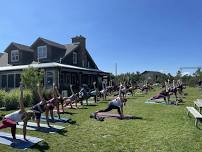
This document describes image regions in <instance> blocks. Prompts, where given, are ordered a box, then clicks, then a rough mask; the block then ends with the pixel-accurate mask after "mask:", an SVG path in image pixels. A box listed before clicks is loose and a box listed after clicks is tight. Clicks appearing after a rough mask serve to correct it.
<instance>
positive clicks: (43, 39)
mask: <svg viewBox="0 0 202 152" xmlns="http://www.w3.org/2000/svg"><path fill="white" fill-rule="evenodd" d="M38 41H43V42H44V43H46V44H48V45H50V46H54V47H57V48H61V49H66V48H65V46H64V45H62V44H59V43H56V42H54V41H51V40H47V39H45V38H42V37H39V38H38V39H37V40H36V41H35V42H34V43H33V44H32V45H31V47H33V46H34V45H35V44H36V43H37V42H38Z"/></svg>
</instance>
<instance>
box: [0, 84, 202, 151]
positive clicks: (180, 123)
mask: <svg viewBox="0 0 202 152" xmlns="http://www.w3.org/2000/svg"><path fill="white" fill-rule="evenodd" d="M156 92H157V91H156ZM156 92H155V91H153V92H150V93H149V94H148V95H145V96H136V97H129V100H128V103H127V105H126V107H125V113H126V114H131V115H135V116H138V117H142V118H143V119H136V120H116V119H105V121H104V122H100V121H96V120H94V119H90V118H89V114H90V113H91V112H94V111H95V110H97V109H100V108H103V107H105V106H106V102H105V103H99V104H98V105H97V106H86V108H87V109H79V110H67V111H68V112H73V113H75V114H73V115H69V114H64V115H62V116H63V117H70V118H72V119H73V120H76V121H77V122H78V123H79V125H71V124H64V126H65V127H66V129H65V130H66V131H65V132H61V133H58V134H57V133H56V134H46V133H41V132H36V131H28V135H31V136H36V137H39V138H43V139H44V142H41V143H39V144H38V145H37V146H35V147H33V148H32V149H28V150H27V151H53V152H56V151H60V152H63V151H70V152H74V151H75V152H78V151H79V152H82V151H89V152H91V151H92V152H95V151H98V152H99V151H106V152H112V151H113V152H114V151H115V152H123V151H130V152H133V151H137V152H139V151H140V152H141V151H142V152H150V151H151V152H157V151H167V152H170V151H175V152H176V151H177V152H180V151H181V152H193V151H197V152H198V151H202V130H200V129H197V128H196V127H195V126H194V119H193V118H189V117H188V116H187V115H186V110H185V107H186V106H187V105H191V106H192V105H193V100H195V99H197V98H200V97H201V95H200V93H199V91H198V89H196V88H188V89H186V92H188V96H186V98H184V104H183V105H179V106H173V105H160V104H159V105H151V104H145V103H144V101H145V100H146V99H148V98H149V97H151V96H153V95H155V94H156ZM2 113H5V112H0V114H2ZM199 125H200V126H201V128H202V124H200V123H199ZM4 131H8V130H7V129H5V130H4ZM18 133H22V130H18ZM0 151H1V152H2V151H19V150H16V149H13V148H10V147H8V146H5V145H0Z"/></svg>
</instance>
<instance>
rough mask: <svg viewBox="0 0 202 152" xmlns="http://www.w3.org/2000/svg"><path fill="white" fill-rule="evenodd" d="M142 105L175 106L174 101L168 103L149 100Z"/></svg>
mask: <svg viewBox="0 0 202 152" xmlns="http://www.w3.org/2000/svg"><path fill="white" fill-rule="evenodd" d="M144 103H146V104H167V105H175V104H176V101H169V102H167V103H166V102H165V101H156V100H149V101H145V102H144Z"/></svg>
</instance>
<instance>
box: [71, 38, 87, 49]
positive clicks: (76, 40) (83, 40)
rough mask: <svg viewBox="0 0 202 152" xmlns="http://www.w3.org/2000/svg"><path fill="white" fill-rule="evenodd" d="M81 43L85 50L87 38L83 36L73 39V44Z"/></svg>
mask: <svg viewBox="0 0 202 152" xmlns="http://www.w3.org/2000/svg"><path fill="white" fill-rule="evenodd" d="M78 42H79V43H80V46H81V48H83V49H85V48H86V38H85V37H83V36H82V35H80V36H76V37H73V38H72V43H78Z"/></svg>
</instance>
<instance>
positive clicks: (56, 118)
mask: <svg viewBox="0 0 202 152" xmlns="http://www.w3.org/2000/svg"><path fill="white" fill-rule="evenodd" d="M54 120H55V122H60V123H66V122H70V121H72V120H71V119H70V118H61V119H59V118H58V117H54ZM41 121H46V116H41ZM49 121H50V122H53V121H52V119H51V118H50V117H49Z"/></svg>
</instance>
